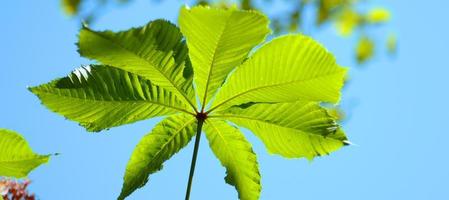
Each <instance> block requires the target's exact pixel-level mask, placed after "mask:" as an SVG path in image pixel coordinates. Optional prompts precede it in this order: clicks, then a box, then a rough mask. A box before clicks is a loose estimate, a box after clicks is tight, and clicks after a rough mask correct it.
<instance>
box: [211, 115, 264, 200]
mask: <svg viewBox="0 0 449 200" xmlns="http://www.w3.org/2000/svg"><path fill="white" fill-rule="evenodd" d="M204 129H205V132H206V136H207V139H208V140H209V145H210V148H211V149H212V151H213V152H214V154H215V156H216V157H217V158H218V159H219V160H220V162H221V164H222V165H223V166H224V167H226V173H227V175H226V178H225V180H226V182H227V183H228V184H230V185H233V186H235V188H236V189H237V191H238V193H239V199H241V200H257V199H259V196H260V191H261V186H260V174H259V167H258V164H257V158H256V155H255V154H254V152H253V149H252V147H251V144H250V143H249V142H248V141H247V140H246V139H245V137H244V136H243V134H242V133H241V132H240V131H239V130H238V129H237V128H235V127H233V126H231V125H229V124H227V123H226V122H225V121H222V120H218V119H212V118H211V119H208V120H206V123H205V125H204Z"/></svg>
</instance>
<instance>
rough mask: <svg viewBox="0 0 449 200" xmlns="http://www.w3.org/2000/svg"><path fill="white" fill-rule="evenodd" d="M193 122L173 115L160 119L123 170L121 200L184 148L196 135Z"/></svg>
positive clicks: (188, 117)
mask: <svg viewBox="0 0 449 200" xmlns="http://www.w3.org/2000/svg"><path fill="white" fill-rule="evenodd" d="M196 123H197V122H196V119H195V118H194V117H193V116H190V115H185V114H182V115H174V116H171V117H168V118H166V119H164V120H163V121H162V122H160V123H159V124H157V125H156V126H155V127H154V129H153V130H152V131H151V133H149V134H148V135H146V136H145V137H144V138H142V140H141V141H140V142H139V144H138V145H137V147H136V148H135V150H134V152H133V154H132V156H131V159H130V161H129V162H128V166H127V167H126V172H125V177H124V183H123V188H122V192H121V194H120V196H119V198H118V199H125V197H127V196H128V195H130V194H131V193H132V192H133V191H134V190H136V189H138V188H140V187H142V186H144V185H145V184H146V182H147V181H148V176H149V175H150V174H152V173H155V172H157V171H159V170H160V169H162V163H163V162H164V161H166V160H168V159H169V158H170V157H171V156H173V155H174V154H175V153H177V152H178V151H179V150H181V149H182V148H183V147H184V146H186V145H187V144H188V143H189V141H190V139H191V138H192V137H193V136H194V135H195V132H196Z"/></svg>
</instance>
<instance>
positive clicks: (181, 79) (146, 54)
mask: <svg viewBox="0 0 449 200" xmlns="http://www.w3.org/2000/svg"><path fill="white" fill-rule="evenodd" d="M182 38H183V37H182V34H181V32H180V31H179V29H178V28H177V27H176V26H175V25H173V24H171V23H170V22H168V21H165V20H156V21H152V22H150V23H148V24H147V25H146V26H144V27H140V28H133V29H130V30H128V31H122V32H111V31H102V32H99V31H93V30H91V29H89V28H87V27H83V29H82V30H81V31H80V34H79V43H78V46H79V52H80V54H81V55H82V56H84V57H87V58H91V59H95V60H98V61H100V62H101V63H103V64H106V65H111V66H113V67H117V68H120V69H123V70H125V71H128V72H132V73H135V74H138V75H139V76H142V77H144V78H146V79H149V80H151V81H152V82H153V83H154V84H156V85H158V86H160V87H163V88H165V89H167V90H169V91H171V92H173V93H174V94H175V95H176V96H179V97H182V98H180V99H181V100H182V101H184V102H186V103H188V104H190V105H191V107H192V108H195V104H194V102H196V101H195V92H194V90H193V86H192V79H193V71H192V68H191V65H190V61H189V59H188V50H187V46H186V44H185V42H183V41H182Z"/></svg>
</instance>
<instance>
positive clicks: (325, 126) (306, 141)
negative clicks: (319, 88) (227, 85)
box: [212, 101, 347, 159]
mask: <svg viewBox="0 0 449 200" xmlns="http://www.w3.org/2000/svg"><path fill="white" fill-rule="evenodd" d="M212 116H214V115H212ZM215 117H219V118H224V119H227V120H230V121H232V122H234V123H235V124H237V125H240V126H243V127H245V128H248V129H249V130H251V131H252V132H253V133H254V134H255V135H257V136H258V137H259V138H260V139H261V140H262V142H263V143H264V144H265V146H266V147H267V149H268V151H269V152H270V153H274V154H279V155H281V156H284V157H288V158H301V157H306V158H308V159H312V158H313V157H315V156H320V155H327V154H329V153H330V152H332V151H335V150H337V149H339V148H340V147H341V146H343V145H344V144H345V142H346V140H347V139H346V136H344V133H343V132H342V131H337V130H338V129H339V127H338V125H337V123H336V121H335V118H333V117H332V116H330V115H329V114H328V113H327V112H326V109H324V108H321V107H320V106H319V104H318V103H316V102H304V101H297V102H293V103H276V104H263V103H259V104H249V105H244V106H236V107H233V108H231V109H228V110H225V111H222V112H219V113H217V114H216V116H215Z"/></svg>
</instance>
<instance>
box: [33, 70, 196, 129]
mask: <svg viewBox="0 0 449 200" xmlns="http://www.w3.org/2000/svg"><path fill="white" fill-rule="evenodd" d="M30 90H31V91H32V92H33V93H34V94H36V95H37V96H38V97H39V98H40V99H41V101H42V103H43V104H44V105H45V106H47V107H48V108H49V109H50V110H52V111H54V112H56V113H59V114H61V115H63V116H65V117H66V118H68V119H70V120H74V121H77V122H79V123H80V125H82V126H84V127H85V128H86V129H87V130H89V131H100V130H102V129H106V128H110V127H114V126H119V125H123V124H128V123H132V122H135V121H138V120H143V119H148V118H151V117H155V116H162V115H168V114H174V113H178V112H185V113H188V112H189V111H188V105H186V104H184V103H183V102H182V101H181V100H179V98H178V97H176V96H175V95H173V93H172V92H169V91H167V90H165V89H164V88H161V87H159V86H156V85H154V84H152V82H151V81H149V80H146V79H144V78H143V77H141V76H138V75H136V74H133V73H130V72H126V71H123V70H120V69H117V68H113V67H109V66H103V65H91V66H86V67H81V68H78V69H77V70H75V71H74V72H72V73H71V74H70V75H69V76H67V77H64V78H61V79H57V80H54V81H52V82H50V83H48V84H44V85H40V86H37V87H32V88H30Z"/></svg>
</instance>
